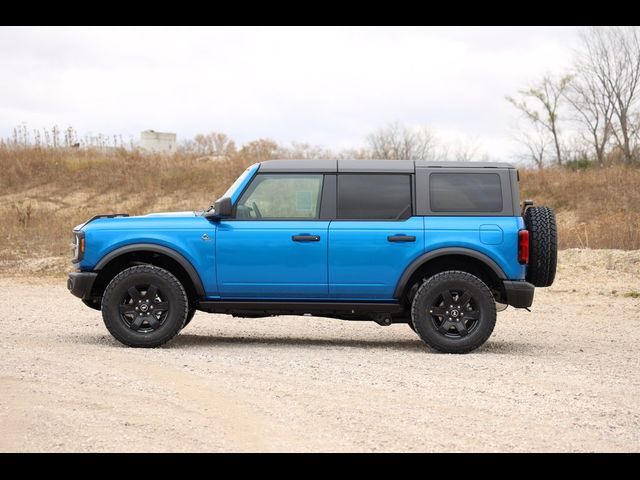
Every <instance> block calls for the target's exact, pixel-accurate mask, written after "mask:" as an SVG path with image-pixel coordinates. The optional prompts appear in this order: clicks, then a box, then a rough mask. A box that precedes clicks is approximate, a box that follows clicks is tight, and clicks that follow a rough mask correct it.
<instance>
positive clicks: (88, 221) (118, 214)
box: [73, 213, 129, 231]
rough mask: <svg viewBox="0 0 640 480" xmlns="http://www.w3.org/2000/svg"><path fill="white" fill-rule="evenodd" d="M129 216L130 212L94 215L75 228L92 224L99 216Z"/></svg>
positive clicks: (79, 228) (75, 229)
mask: <svg viewBox="0 0 640 480" xmlns="http://www.w3.org/2000/svg"><path fill="white" fill-rule="evenodd" d="M128 216H129V214H128V213H106V214H102V215H94V216H93V217H91V218H90V219H89V220H87V221H86V222H84V223H81V224H80V225H78V226H77V227H76V228H74V229H73V230H74V231H77V230H81V229H82V228H83V227H85V226H86V225H88V224H90V223H91V222H93V221H94V220H97V219H99V218H115V217H128Z"/></svg>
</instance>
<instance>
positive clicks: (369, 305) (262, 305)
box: [198, 300, 404, 315]
mask: <svg viewBox="0 0 640 480" xmlns="http://www.w3.org/2000/svg"><path fill="white" fill-rule="evenodd" d="M198 310H202V311H205V312H209V313H231V314H236V315H238V314H243V313H249V314H264V315H304V314H309V315H336V314H338V315H372V314H373V315H375V314H380V313H388V314H391V313H396V314H398V313H402V312H403V311H404V307H403V306H402V305H401V304H399V303H375V302H364V303H360V302H357V303H354V302H265V301H259V302H257V301H251V302H241V301H234V300H202V301H200V302H199V303H198Z"/></svg>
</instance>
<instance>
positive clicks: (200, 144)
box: [193, 132, 236, 158]
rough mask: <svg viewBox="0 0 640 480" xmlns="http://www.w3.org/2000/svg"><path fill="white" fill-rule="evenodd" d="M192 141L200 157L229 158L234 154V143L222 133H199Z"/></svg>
mask: <svg viewBox="0 0 640 480" xmlns="http://www.w3.org/2000/svg"><path fill="white" fill-rule="evenodd" d="M193 140H194V142H195V149H196V151H197V153H198V154H200V155H211V156H214V157H224V158H229V157H231V156H232V155H234V154H235V153H236V144H235V142H234V141H233V140H231V139H230V138H229V137H228V136H227V135H226V134H224V133H220V132H211V133H207V134H202V133H199V134H198V135H196V136H195V137H194V139H193Z"/></svg>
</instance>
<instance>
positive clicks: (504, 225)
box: [425, 216, 525, 280]
mask: <svg viewBox="0 0 640 480" xmlns="http://www.w3.org/2000/svg"><path fill="white" fill-rule="evenodd" d="M522 228H524V222H523V220H522V218H521V217H471V216H468V217H439V216H438V217H436V216H434V217H425V235H426V251H432V250H437V249H440V248H448V247H463V248H469V249H471V250H476V251H478V252H480V253H483V254H485V255H487V256H488V257H489V258H491V259H492V260H494V261H495V262H496V263H497V264H498V265H499V266H500V268H502V270H503V271H504V273H505V275H506V277H507V278H509V279H512V280H522V279H524V275H525V267H524V266H523V265H520V264H519V263H518V230H520V229H522Z"/></svg>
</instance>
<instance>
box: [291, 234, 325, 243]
mask: <svg viewBox="0 0 640 480" xmlns="http://www.w3.org/2000/svg"><path fill="white" fill-rule="evenodd" d="M291 240H293V241H294V242H319V241H320V235H294V236H292V237H291Z"/></svg>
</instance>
